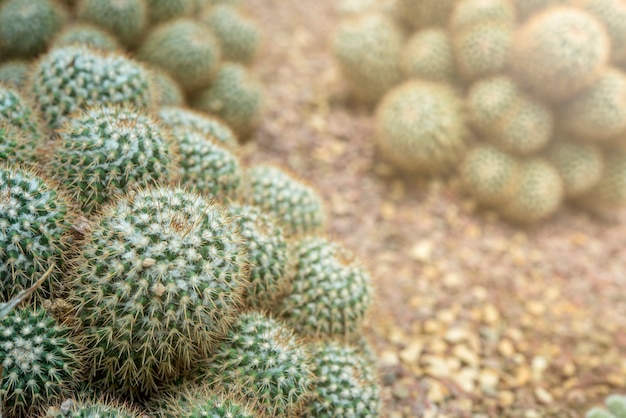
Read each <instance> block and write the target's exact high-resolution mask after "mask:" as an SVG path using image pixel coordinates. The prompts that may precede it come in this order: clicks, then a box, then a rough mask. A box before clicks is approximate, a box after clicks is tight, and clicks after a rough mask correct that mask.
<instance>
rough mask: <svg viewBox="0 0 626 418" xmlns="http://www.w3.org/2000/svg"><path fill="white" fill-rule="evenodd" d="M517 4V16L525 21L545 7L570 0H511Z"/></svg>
mask: <svg viewBox="0 0 626 418" xmlns="http://www.w3.org/2000/svg"><path fill="white" fill-rule="evenodd" d="M511 1H512V2H513V4H514V5H515V9H516V11H517V16H518V18H519V19H520V20H521V21H524V20H526V19H528V18H529V17H531V16H532V15H534V14H535V13H538V12H540V11H541V10H543V9H547V8H548V7H551V6H556V5H562V4H566V3H568V2H569V0H511Z"/></svg>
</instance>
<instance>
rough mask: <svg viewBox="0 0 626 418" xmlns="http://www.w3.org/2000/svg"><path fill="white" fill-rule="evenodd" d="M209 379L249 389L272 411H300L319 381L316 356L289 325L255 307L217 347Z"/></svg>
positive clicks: (235, 390) (237, 390) (251, 397)
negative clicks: (314, 363)
mask: <svg viewBox="0 0 626 418" xmlns="http://www.w3.org/2000/svg"><path fill="white" fill-rule="evenodd" d="M205 380H206V381H209V382H213V383H214V384H215V386H216V387H218V388H222V389H224V390H227V391H230V392H233V393H237V394H239V395H243V396H244V397H246V398H247V399H248V400H249V401H250V402H251V403H253V405H254V407H255V409H258V410H259V411H260V412H262V413H263V414H264V415H266V416H272V417H274V416H297V413H298V412H299V411H300V409H301V408H302V406H303V402H304V401H305V399H306V397H307V396H308V393H309V390H310V387H311V384H312V383H313V381H312V380H313V379H312V374H311V359H310V357H309V354H308V352H307V351H306V349H305V347H304V346H303V344H302V343H301V342H300V341H299V340H298V339H297V338H296V337H295V335H294V334H293V332H292V331H291V330H290V329H289V328H287V327H286V326H284V325H282V324H281V323H280V322H277V321H276V320H274V319H272V318H270V317H268V316H266V315H264V314H260V313H257V312H249V313H244V314H242V315H241V316H240V317H239V319H238V320H237V322H236V323H235V325H234V327H233V329H232V330H231V331H229V333H228V337H227V338H226V340H225V341H224V342H222V343H221V344H220V346H219V347H218V348H217V350H216V351H215V355H214V356H213V358H212V360H211V362H210V364H209V365H208V366H207V376H206V378H205Z"/></svg>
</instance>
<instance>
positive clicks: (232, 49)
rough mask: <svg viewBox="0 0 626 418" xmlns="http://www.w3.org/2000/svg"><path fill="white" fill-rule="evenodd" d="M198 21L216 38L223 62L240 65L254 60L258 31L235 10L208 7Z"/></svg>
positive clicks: (229, 7)
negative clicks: (232, 62) (233, 62)
mask: <svg viewBox="0 0 626 418" xmlns="http://www.w3.org/2000/svg"><path fill="white" fill-rule="evenodd" d="M200 20H201V21H202V22H203V23H205V24H206V25H207V26H208V27H209V29H211V32H213V33H214V34H215V36H217V39H218V41H219V43H220V46H221V50H222V56H223V58H224V59H225V60H227V61H235V62H239V63H242V64H249V63H250V62H251V61H252V60H254V58H255V56H256V54H257V52H258V49H259V43H260V42H259V30H258V28H257V26H256V24H255V23H254V22H253V21H252V20H251V19H248V18H247V17H246V16H244V15H243V14H242V13H241V12H240V11H239V10H238V9H237V8H235V7H233V6H228V5H218V6H214V7H210V8H207V9H205V11H204V13H203V14H202V15H201V16H200Z"/></svg>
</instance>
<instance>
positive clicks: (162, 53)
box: [137, 18, 222, 92]
mask: <svg viewBox="0 0 626 418" xmlns="http://www.w3.org/2000/svg"><path fill="white" fill-rule="evenodd" d="M221 56H222V54H221V51H220V47H219V42H218V41H217V40H216V39H215V36H214V35H213V33H212V32H211V31H210V30H209V29H208V28H207V27H205V26H204V25H203V24H202V23H200V22H196V21H195V20H192V19H185V18H181V19H177V20H174V21H172V22H168V23H165V24H163V25H160V26H157V27H156V28H155V29H153V30H152V31H151V32H150V33H149V34H148V35H147V36H146V38H145V39H144V41H143V43H142V45H141V47H140V48H139V50H138V51H137V57H138V58H139V59H140V60H142V61H145V62H148V63H150V64H153V65H156V66H157V67H160V68H162V69H164V70H165V71H167V72H168V73H169V74H170V75H171V76H172V77H173V78H174V79H175V80H176V81H177V82H178V83H179V84H180V85H181V86H182V87H183V89H184V90H186V91H188V92H191V91H195V90H196V89H199V88H203V87H206V86H207V85H209V83H210V82H211V80H212V79H213V77H214V76H215V74H216V73H217V70H218V67H219V65H220V62H221Z"/></svg>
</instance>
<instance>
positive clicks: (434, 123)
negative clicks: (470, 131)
mask: <svg viewBox="0 0 626 418" xmlns="http://www.w3.org/2000/svg"><path fill="white" fill-rule="evenodd" d="M464 135H465V121H464V117H463V112H462V103H461V100H460V98H459V97H457V95H456V93H455V92H454V91H453V90H452V88H450V87H448V86H446V85H443V84H438V83H431V82H425V81H410V82H407V83H404V84H402V85H401V86H398V87H396V88H395V89H394V90H392V91H391V92H390V93H389V94H388V95H387V96H386V97H385V99H384V100H383V101H382V102H381V104H380V105H379V106H378V109H377V111H376V137H377V142H378V147H379V149H380V150H381V152H382V153H383V155H384V156H385V157H387V158H388V159H389V160H390V161H391V162H393V163H394V164H396V165H397V166H398V167H399V168H401V169H402V170H405V171H410V172H426V173H443V172H445V171H447V170H448V169H450V168H451V167H452V166H453V165H454V164H457V163H458V162H459V160H460V158H461V156H462V155H463V152H464V150H465V144H464V140H463V137H464Z"/></svg>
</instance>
